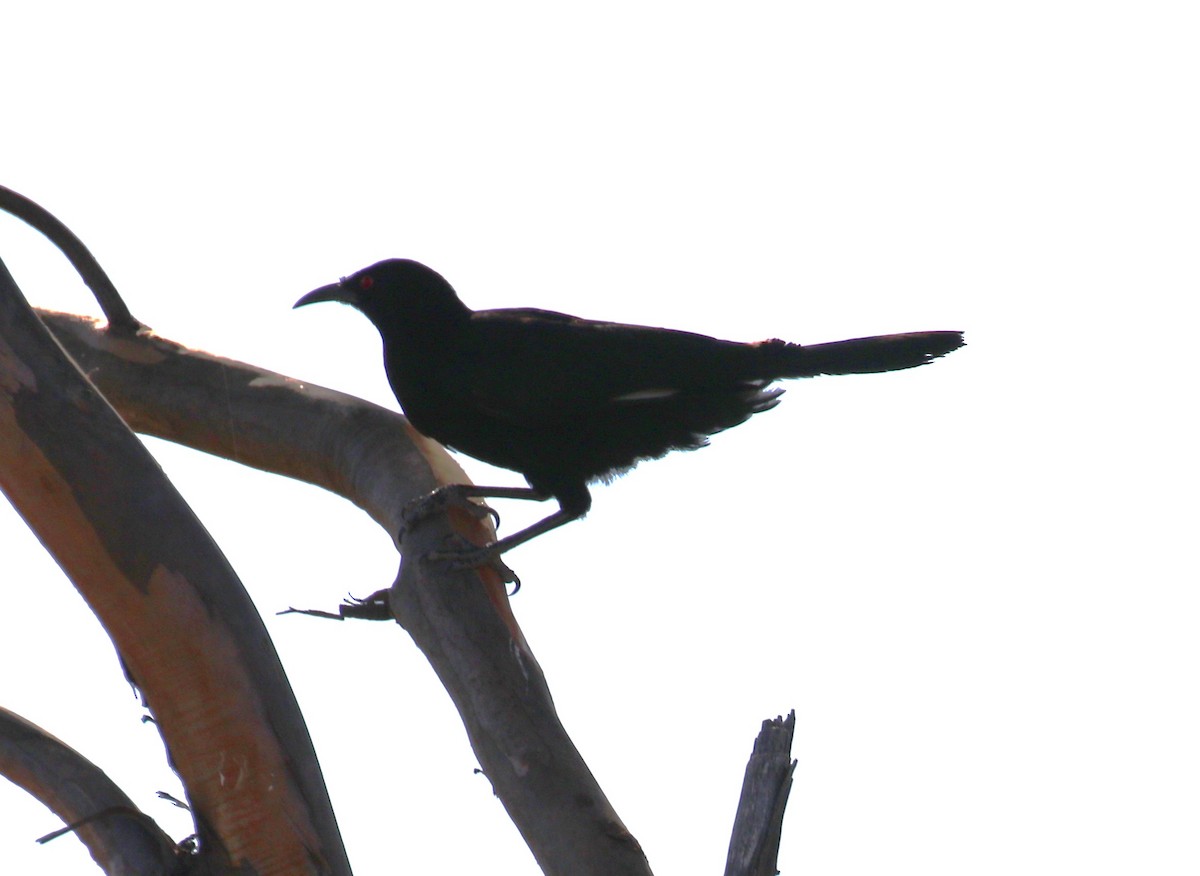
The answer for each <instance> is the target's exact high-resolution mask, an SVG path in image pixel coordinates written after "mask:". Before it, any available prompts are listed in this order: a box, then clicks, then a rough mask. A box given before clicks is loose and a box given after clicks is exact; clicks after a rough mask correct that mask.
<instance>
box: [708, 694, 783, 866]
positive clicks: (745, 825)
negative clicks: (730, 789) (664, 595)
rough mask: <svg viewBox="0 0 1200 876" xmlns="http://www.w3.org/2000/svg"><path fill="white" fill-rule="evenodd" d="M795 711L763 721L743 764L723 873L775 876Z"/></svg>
mask: <svg viewBox="0 0 1200 876" xmlns="http://www.w3.org/2000/svg"><path fill="white" fill-rule="evenodd" d="M795 731H796V713H795V711H792V712H791V713H789V714H788V716H787V718H775V719H774V720H768V721H763V723H762V730H761V732H759V734H758V738H757V739H755V740H754V751H753V753H752V754H751V755H750V760H749V762H748V763H747V764H746V777H745V779H744V780H743V782H742V796H741V799H740V800H739V801H738V810H737V815H736V816H735V818H734V821H733V836H732V837H731V838H730V840H729V856H728V858H727V859H726V861H725V876H775V874H776V873H778V872H779V870H778V864H777V861H778V860H779V836H780V831H781V830H782V829H783V811H784V808H785V807H786V806H787V800H788V794H789V793H790V792H791V790H792V773H793V772H795V770H796V761H794V760H792V736H793V735H794V733H795Z"/></svg>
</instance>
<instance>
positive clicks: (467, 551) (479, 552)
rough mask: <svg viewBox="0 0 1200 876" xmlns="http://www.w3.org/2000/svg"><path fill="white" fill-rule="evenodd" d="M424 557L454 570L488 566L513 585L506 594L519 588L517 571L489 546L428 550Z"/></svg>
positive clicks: (505, 581)
mask: <svg viewBox="0 0 1200 876" xmlns="http://www.w3.org/2000/svg"><path fill="white" fill-rule="evenodd" d="M425 558H426V559H428V560H432V561H433V562H436V563H443V564H445V565H446V566H447V567H449V568H451V569H456V570H463V569H478V568H480V567H481V566H490V567H491V568H492V569H493V570H495V572H496V574H498V575H499V576H500V580H501V581H503V582H504V583H505V584H511V585H513V588H512V591H511V592H510V593H509V594H508V595H509V596H513V595H515V594H516V592H517V591H518V590H520V589H521V579H520V578H518V577H517V573H516V572H514V571H513V570H512V569H511V568H509V566H508V564H507V563H505V562H504V561H503V560H502V559H500V555H499V554H497V553H496V552H495V551H494V550H492V548H491V546H487V547H476V546H474V545H472V546H470V547H465V548H446V549H443V550H437V551H430V552H429V553H428V554H426V555H425Z"/></svg>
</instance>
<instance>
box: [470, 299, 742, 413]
mask: <svg viewBox="0 0 1200 876" xmlns="http://www.w3.org/2000/svg"><path fill="white" fill-rule="evenodd" d="M464 347H465V348H464V349H463V350H462V351H461V355H459V356H457V357H455V359H456V362H457V367H458V368H459V369H460V373H459V374H458V375H457V379H458V382H459V385H460V386H464V387H467V388H468V390H467V391H468V393H469V395H470V398H471V399H472V401H473V403H474V404H475V405H476V406H477V407H478V408H479V409H480V410H481V411H485V412H487V413H488V414H490V415H491V416H495V417H498V418H500V419H504V420H508V421H511V422H519V423H522V424H524V425H539V426H549V425H553V424H554V423H557V422H561V423H570V422H572V420H573V419H574V418H576V417H578V416H581V415H584V414H588V413H591V412H594V411H596V410H597V409H599V408H602V407H608V406H612V405H616V406H620V405H622V404H637V403H639V402H644V401H650V400H653V399H655V398H656V397H659V398H661V397H664V396H667V395H670V394H672V393H677V392H680V391H687V390H690V389H697V388H700V387H703V386H706V385H713V384H723V383H724V384H731V383H734V382H736V381H737V379H738V378H737V375H736V374H735V373H734V372H735V371H736V370H737V369H736V367H732V366H733V363H734V362H735V361H736V360H737V359H738V358H739V354H740V351H741V350H743V349H745V345H742V344H737V343H734V342H731V341H721V340H718V339H716V338H711V337H708V336H706V335H699V334H693V333H690V332H681V331H673V330H670V329H661V328H652V327H648V326H638V325H627V324H623V323H609V322H597V321H594V320H587V319H581V318H579V317H573V316H569V315H567V314H562V313H555V312H553V311H545V310H536V309H530V308H523V309H508V310H490V311H478V312H476V313H474V314H473V315H472V318H471V326H470V330H469V331H468V332H467V333H466V334H465V335H464Z"/></svg>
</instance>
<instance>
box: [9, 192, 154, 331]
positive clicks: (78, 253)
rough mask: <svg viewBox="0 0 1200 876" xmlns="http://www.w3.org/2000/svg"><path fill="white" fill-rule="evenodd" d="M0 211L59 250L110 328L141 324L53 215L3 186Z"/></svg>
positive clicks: (126, 328) (80, 244) (79, 242)
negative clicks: (14, 218) (92, 298)
mask: <svg viewBox="0 0 1200 876" xmlns="http://www.w3.org/2000/svg"><path fill="white" fill-rule="evenodd" d="M0 210H4V211H5V212H7V213H11V214H12V215H13V216H16V217H17V218H18V219H20V220H21V221H23V222H25V223H27V224H29V225H31V226H33V227H34V228H36V229H37V230H38V231H40V232H42V234H44V235H46V237H48V238H49V239H50V241H51V242H52V243H53V244H54V245H55V246H57V247H58V248H59V249H60V250H62V252H63V255H65V256H66V257H67V260H68V261H69V262H70V263H71V265H72V266H73V267H74V268H75V270H76V271H78V272H79V276H81V277H82V278H83V282H84V283H86V284H87V286H88V288H89V289H91V290H92V294H94V295H95V296H96V301H98V302H99V303H100V309H101V310H102V311H103V312H104V316H105V318H106V319H107V320H108V326H109V328H110V329H112V330H113V331H115V332H121V333H124V334H133V333H134V332H137V331H138V330H139V329H141V328H142V327H143V326H142V324H141V323H140V322H138V321H137V319H135V318H134V316H133V314H132V313H130V312H129V308H128V307H126V306H125V301H124V300H123V299H122V298H121V294H120V293H119V292H118V291H117V287H116V286H114V285H113V282H112V280H110V279H109V277H108V274H107V273H106V272H105V270H104V268H102V267H100V263H99V262H98V261H96V257H95V256H94V255H92V252H91V250H89V249H88V248H87V247H86V246H85V245H84V243H83V241H82V240H80V239H79V238H78V237H77V236H76V235H75V233H74V232H72V231H71V229H70V228H68V227H67V226H66V225H64V224H63V223H62V222H61V221H60V220H59V219H58V218H57V217H56V216H54V215H53V214H51V213H50V212H49V211H48V210H46V209H45V208H44V207H42V206H41V205H40V204H37V203H36V202H34V201H31V200H30V199H29V198H27V197H25V196H24V195H22V194H21V193H20V192H14V191H13V190H12V189H10V188H7V187H5V186H0Z"/></svg>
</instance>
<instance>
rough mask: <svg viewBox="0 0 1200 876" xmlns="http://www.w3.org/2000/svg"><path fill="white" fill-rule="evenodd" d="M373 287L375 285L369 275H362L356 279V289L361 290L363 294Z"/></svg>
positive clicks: (373, 279)
mask: <svg viewBox="0 0 1200 876" xmlns="http://www.w3.org/2000/svg"><path fill="white" fill-rule="evenodd" d="M374 285H375V278H374V277H372V276H371V275H370V274H363V275H362V276H361V277H359V278H358V288H359V289H362V290H363V291H364V292H366V291H367V290H369V289H370V288H371V287H372V286H374Z"/></svg>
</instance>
